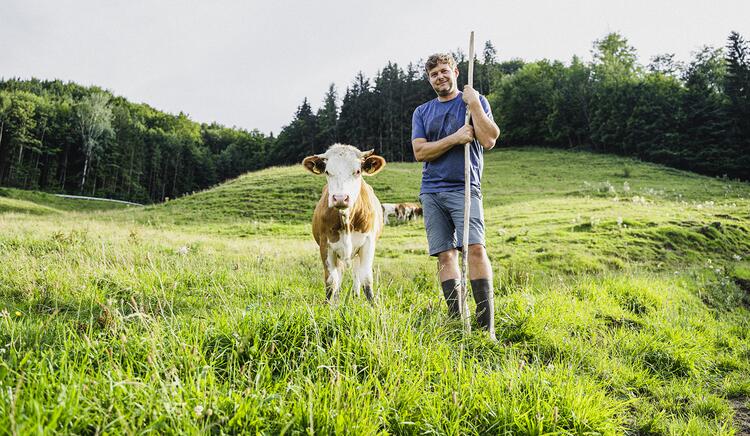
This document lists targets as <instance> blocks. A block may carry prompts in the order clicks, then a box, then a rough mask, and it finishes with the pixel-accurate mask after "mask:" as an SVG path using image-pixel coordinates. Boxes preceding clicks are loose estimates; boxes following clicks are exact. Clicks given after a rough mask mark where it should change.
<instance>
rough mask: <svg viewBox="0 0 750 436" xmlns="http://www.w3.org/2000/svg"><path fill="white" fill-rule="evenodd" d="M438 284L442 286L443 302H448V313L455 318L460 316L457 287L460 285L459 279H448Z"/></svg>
mask: <svg viewBox="0 0 750 436" xmlns="http://www.w3.org/2000/svg"><path fill="white" fill-rule="evenodd" d="M440 285H441V286H442V287H443V295H444V296H445V302H446V303H448V315H450V316H451V317H452V318H456V319H459V318H461V313H460V312H459V311H458V287H459V286H461V281H460V280H458V279H450V280H446V281H444V282H442V283H441V284H440Z"/></svg>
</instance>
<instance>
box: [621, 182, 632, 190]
mask: <svg viewBox="0 0 750 436" xmlns="http://www.w3.org/2000/svg"><path fill="white" fill-rule="evenodd" d="M622 190H623V191H624V192H630V184H629V183H628V182H624V183H623V184H622Z"/></svg>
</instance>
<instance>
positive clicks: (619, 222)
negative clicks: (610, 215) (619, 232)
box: [617, 216, 622, 227]
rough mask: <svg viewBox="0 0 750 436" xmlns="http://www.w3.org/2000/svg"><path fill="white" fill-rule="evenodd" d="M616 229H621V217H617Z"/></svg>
mask: <svg viewBox="0 0 750 436" xmlns="http://www.w3.org/2000/svg"><path fill="white" fill-rule="evenodd" d="M617 227H622V217H621V216H618V217H617Z"/></svg>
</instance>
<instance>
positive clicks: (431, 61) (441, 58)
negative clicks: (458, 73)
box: [424, 53, 456, 73]
mask: <svg viewBox="0 0 750 436" xmlns="http://www.w3.org/2000/svg"><path fill="white" fill-rule="evenodd" d="M438 64H448V65H449V66H450V67H451V68H456V60H455V59H453V56H451V55H450V54H448V53H435V54H433V55H431V56H430V57H429V58H427V62H425V64H424V70H425V71H426V72H427V73H429V72H430V70H431V69H433V68H435V67H437V66H438Z"/></svg>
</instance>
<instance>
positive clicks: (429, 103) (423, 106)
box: [414, 98, 437, 113]
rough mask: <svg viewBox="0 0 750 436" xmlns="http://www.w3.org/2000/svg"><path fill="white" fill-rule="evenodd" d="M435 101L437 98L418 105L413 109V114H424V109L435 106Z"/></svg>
mask: <svg viewBox="0 0 750 436" xmlns="http://www.w3.org/2000/svg"><path fill="white" fill-rule="evenodd" d="M436 101H437V98H433V99H431V100H427V101H426V102H424V103H422V104H420V105H419V106H417V108H416V109H414V111H415V112H420V113H421V112H424V111H425V110H426V109H428V108H430V107H432V106H434V105H435V102H436Z"/></svg>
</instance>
